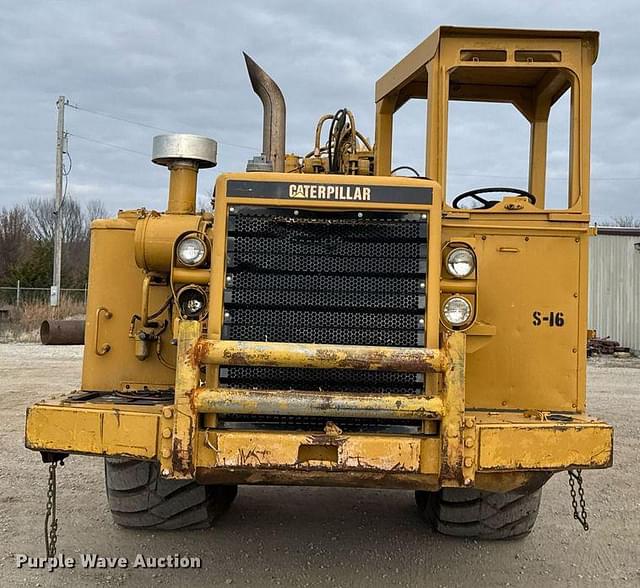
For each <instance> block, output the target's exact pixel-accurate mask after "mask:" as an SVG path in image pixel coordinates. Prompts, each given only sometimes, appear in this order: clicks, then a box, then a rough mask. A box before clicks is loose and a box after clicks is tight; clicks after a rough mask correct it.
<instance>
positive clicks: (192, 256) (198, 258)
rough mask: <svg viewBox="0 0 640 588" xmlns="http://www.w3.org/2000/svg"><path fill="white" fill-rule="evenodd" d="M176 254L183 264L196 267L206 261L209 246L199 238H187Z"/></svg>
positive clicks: (180, 244) (181, 243)
mask: <svg viewBox="0 0 640 588" xmlns="http://www.w3.org/2000/svg"><path fill="white" fill-rule="evenodd" d="M176 254H177V256H178V259H179V260H180V262H181V263H183V264H184V265H188V266H190V267H195V266H197V265H200V264H201V263H202V262H203V261H204V258H205V257H206V255H207V246H206V245H205V243H204V241H203V240H202V239H200V238H199V237H193V236H190V237H185V238H184V239H182V241H180V243H178V248H177V250H176Z"/></svg>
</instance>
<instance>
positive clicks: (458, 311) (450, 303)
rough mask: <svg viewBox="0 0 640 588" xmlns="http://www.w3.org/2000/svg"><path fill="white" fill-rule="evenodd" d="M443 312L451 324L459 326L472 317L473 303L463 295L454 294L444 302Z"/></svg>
mask: <svg viewBox="0 0 640 588" xmlns="http://www.w3.org/2000/svg"><path fill="white" fill-rule="evenodd" d="M442 314H443V315H444V318H445V320H446V321H447V322H448V323H449V324H451V325H453V326H454V327H459V326H460V325H464V324H465V323H466V322H468V321H469V319H470V318H471V303H470V302H469V301H468V300H467V299H466V298H462V296H452V297H451V298H449V299H448V300H447V301H446V302H445V303H444V306H443V307H442Z"/></svg>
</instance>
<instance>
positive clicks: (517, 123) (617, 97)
mask: <svg viewBox="0 0 640 588" xmlns="http://www.w3.org/2000/svg"><path fill="white" fill-rule="evenodd" d="M10 6H11V9H10V10H6V9H3V10H2V11H1V12H0V39H1V42H0V48H1V51H2V69H1V70H0V80H1V82H2V83H1V87H2V91H1V92H0V106H1V109H0V112H1V113H2V114H0V130H1V132H0V150H1V152H2V161H3V166H2V167H3V172H2V173H1V174H0V206H8V205H12V204H14V203H16V202H24V201H26V200H27V199H28V198H30V197H32V196H49V195H52V194H53V190H54V188H53V186H54V174H55V170H54V167H55V165H54V164H55V133H56V109H55V101H56V97H57V96H58V95H59V94H64V95H65V96H67V97H68V99H69V100H70V102H71V103H72V104H75V105H77V106H79V107H81V108H84V109H88V110H91V111H96V112H101V113H106V114H110V115H115V116H116V117H121V118H125V119H129V120H132V121H138V122H141V123H144V124H147V125H151V126H153V127H158V128H160V129H167V130H169V131H174V132H190V133H197V134H202V135H207V136H210V137H212V138H214V139H216V140H217V141H218V142H219V147H218V150H219V156H218V167H217V168H215V170H210V171H206V172H201V174H200V182H199V192H200V193H202V194H203V195H206V194H207V193H210V191H211V187H212V185H213V181H214V178H215V175H216V174H217V173H219V172H220V171H243V170H244V167H245V165H246V160H247V159H248V158H249V157H252V156H253V155H254V154H255V153H256V152H258V148H259V146H260V142H261V130H260V126H261V121H262V114H261V106H260V103H259V101H258V98H257V97H256V96H255V94H254V93H253V92H252V90H251V87H250V85H249V82H248V79H247V75H246V70H245V66H244V61H243V58H242V51H243V50H244V51H246V52H247V53H249V54H250V55H251V56H252V57H253V58H254V59H255V60H256V61H257V62H258V63H259V64H260V65H262V66H263V67H264V68H265V69H266V70H267V72H268V73H269V74H270V75H271V76H272V77H273V78H274V79H275V80H276V81H277V82H278V84H279V85H280V87H281V88H282V90H283V92H284V95H285V98H286V100H287V122H288V128H287V151H294V152H297V153H305V152H307V151H309V150H310V148H311V146H312V141H313V131H314V128H315V123H316V120H317V118H318V117H319V116H320V115H321V114H323V113H325V112H334V111H335V110H337V109H338V108H341V107H343V106H347V107H349V108H351V109H352V110H353V112H354V113H355V115H356V117H357V122H358V127H359V129H360V130H361V131H362V132H363V133H364V134H365V135H367V136H370V137H372V136H373V132H374V103H373V92H374V85H375V81H376V80H377V79H378V77H380V75H382V74H383V73H384V72H385V71H387V70H388V69H389V68H390V67H391V66H392V65H394V64H395V63H396V62H397V61H398V60H399V59H401V58H402V57H403V56H404V55H405V54H406V53H407V52H408V51H410V50H411V49H412V48H413V47H414V46H415V45H417V44H418V43H419V42H420V41H422V40H423V39H424V38H425V37H426V36H428V35H429V34H430V33H431V31H432V30H433V29H434V28H436V27H437V26H438V25H441V24H452V25H467V26H504V27H526V28H575V29H596V30H599V31H600V32H601V47H600V55H599V59H598V62H597V63H596V65H595V69H594V100H593V136H592V140H593V147H592V184H591V194H592V214H593V216H594V218H595V219H596V220H598V221H602V220H604V219H606V218H607V217H609V216H611V215H622V214H632V215H635V216H640V124H639V123H640V109H639V108H638V104H639V103H640V101H639V97H640V69H639V68H638V67H637V55H638V45H637V38H638V37H637V36H638V30H640V19H639V15H640V7H639V5H638V2H637V1H635V0H626V1H616V2H602V1H601V0H598V1H567V0H555V1H553V0H545V1H542V0H537V1H536V0H529V1H528V2H516V1H514V0H501V1H490V0H484V1H483V2H458V1H453V0H450V1H448V2H426V1H424V0H423V1H395V2H389V1H384V2H372V1H357V2H339V1H331V0H324V1H323V2H315V3H295V2H291V1H287V2H282V1H275V0H270V1H268V2H265V1H264V0H260V1H253V0H251V1H248V0H243V1H237V2H225V3H224V4H223V2H213V1H211V2H204V1H202V2H188V1H186V0H185V1H181V2H178V1H177V0H176V1H173V2H169V1H159V0H153V1H141V0H137V1H135V2H131V1H130V0H129V1H109V0H103V1H102V2H99V3H98V2H81V1H80V0H76V1H71V0H69V1H64V0H49V1H46V2H45V1H35V0H34V1H29V2H13V3H11V5H10ZM468 106H469V105H466V104H460V103H459V104H455V105H454V107H453V108H452V112H451V118H452V120H451V124H452V128H451V132H450V154H449V157H450V166H449V174H450V176H449V184H450V185H449V194H453V192H456V191H462V190H464V189H467V188H470V187H480V186H487V185H500V184H505V183H506V184H507V185H510V186H522V187H524V185H525V184H526V181H525V180H524V179H523V178H522V176H524V175H525V174H526V159H527V156H528V155H527V154H528V133H527V125H526V124H525V123H524V122H523V119H522V118H521V117H520V115H519V114H517V113H516V111H515V109H513V107H511V106H509V105H490V106H487V107H486V108H485V110H479V111H478V110H477V109H473V108H469V107H468ZM557 108H558V113H557V114H556V115H554V119H553V121H552V144H551V149H550V170H549V174H550V176H551V177H552V178H556V179H551V180H550V181H549V187H550V190H551V193H552V195H553V197H554V198H555V196H556V195H557V194H559V193H560V192H561V191H562V190H565V193H566V188H565V180H564V179H563V178H564V177H566V173H567V171H566V158H564V157H563V155H562V152H563V149H562V147H563V146H564V147H565V148H566V134H567V133H566V119H567V117H568V114H567V111H566V110H567V109H566V104H565V105H564V106H563V104H558V105H557ZM563 108H564V110H563ZM66 128H67V130H68V131H69V133H70V134H71V136H70V138H69V152H70V155H71V158H72V160H73V168H72V171H71V173H70V176H69V192H70V193H71V194H72V195H73V196H74V197H75V198H77V199H78V200H80V201H81V202H86V201H88V200H91V199H95V198H98V199H100V200H102V201H103V202H104V203H105V205H106V206H107V208H108V209H109V210H110V211H115V210H117V209H118V208H137V207H140V206H146V207H149V208H158V209H163V208H164V204H165V200H166V184H167V175H166V170H165V169H164V168H161V167H158V166H155V165H153V164H152V163H151V162H150V158H149V154H150V151H151V142H152V138H153V135H155V134H158V133H159V132H160V131H157V130H154V129H151V128H147V127H144V126H137V125H134V124H129V123H126V122H122V121H118V120H114V119H112V118H106V117H104V116H98V115H96V114H93V113H90V112H86V111H84V110H74V109H71V108H67V116H66ZM397 129H398V136H397V137H396V138H397V141H396V145H395V146H394V149H395V151H394V153H395V155H394V160H395V163H397V164H407V163H408V164H411V165H414V166H419V167H420V168H423V158H424V148H423V146H422V141H423V139H422V136H423V133H424V106H423V105H421V104H420V103H415V104H410V105H408V106H406V107H405V108H404V109H403V111H401V113H400V116H399V119H398V125H397ZM104 143H106V144H109V145H112V146H109V145H105V144H104ZM113 146H116V147H119V148H116V147H113Z"/></svg>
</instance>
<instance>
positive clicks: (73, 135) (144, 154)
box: [67, 133, 149, 157]
mask: <svg viewBox="0 0 640 588" xmlns="http://www.w3.org/2000/svg"><path fill="white" fill-rule="evenodd" d="M67 134H68V135H70V136H71V137H75V138H76V139H82V140H83V141H89V142H90V143H97V144H98V145H104V146H105V147H111V148H112V149H120V150H121V151H128V152H129V153H135V154H136V155H142V156H143V157H149V154H148V153H143V152H142V151H136V150H135V149H129V148H128V147H123V146H122V145H116V144H114V143H107V142H106V141H100V140H99V139H92V138H91V137H85V136H83V135H77V134H76V133H67Z"/></svg>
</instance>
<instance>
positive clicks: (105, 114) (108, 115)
mask: <svg viewBox="0 0 640 588" xmlns="http://www.w3.org/2000/svg"><path fill="white" fill-rule="evenodd" d="M68 106H69V107H70V108H73V109H75V110H81V111H83V112H88V113H90V114H95V115H96V116H102V117H104V118H110V119H112V120H118V121H120V122H125V123H128V124H130V125H137V126H139V127H144V128H145V129H151V130H153V131H160V132H161V133H175V131H172V130H169V129H164V128H162V127H156V126H154V125H150V124H148V123H144V122H141V121H138V120H132V119H130V118H125V117H123V116H119V115H117V114H111V113H110V112H103V111H100V110H92V109H91V108H84V107H83V106H78V105H77V104H71V103H68ZM218 143H219V144H220V145H227V146H229V147H237V148H238V149H248V150H250V151H260V150H259V149H258V148H257V147H252V146H250V145H240V144H238V143H229V142H227V141H218Z"/></svg>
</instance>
